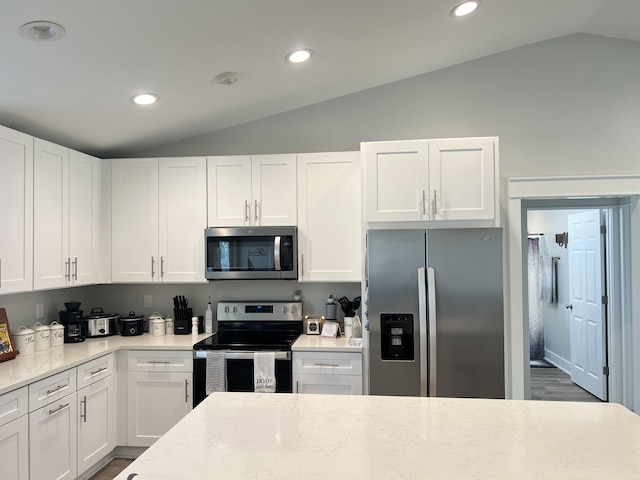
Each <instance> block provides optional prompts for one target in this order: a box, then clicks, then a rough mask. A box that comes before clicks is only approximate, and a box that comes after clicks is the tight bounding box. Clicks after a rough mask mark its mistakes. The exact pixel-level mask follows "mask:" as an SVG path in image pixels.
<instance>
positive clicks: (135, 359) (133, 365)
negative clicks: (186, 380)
mask: <svg viewBox="0 0 640 480" xmlns="http://www.w3.org/2000/svg"><path fill="white" fill-rule="evenodd" d="M128 356H129V358H128V370H129V371H130V372H186V373H189V372H193V351H192V350H181V351H176V350H130V351H129V353H128Z"/></svg>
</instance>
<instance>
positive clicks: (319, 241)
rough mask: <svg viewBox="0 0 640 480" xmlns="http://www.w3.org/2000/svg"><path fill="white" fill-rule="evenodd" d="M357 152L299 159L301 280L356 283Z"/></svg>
mask: <svg viewBox="0 0 640 480" xmlns="http://www.w3.org/2000/svg"><path fill="white" fill-rule="evenodd" d="M361 191H362V189H361V176H360V152H331V153H306V154H299V155H298V255H299V261H298V272H299V280H300V281H301V282H304V281H307V282H308V281H336V282H339V281H358V282H359V281H360V279H361V276H362V272H361V267H362V253H361V252H362V213H361V210H362V209H361Z"/></svg>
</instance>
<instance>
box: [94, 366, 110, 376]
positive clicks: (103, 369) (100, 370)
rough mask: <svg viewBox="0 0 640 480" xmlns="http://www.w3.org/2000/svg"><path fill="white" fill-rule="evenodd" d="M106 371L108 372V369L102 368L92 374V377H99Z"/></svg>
mask: <svg viewBox="0 0 640 480" xmlns="http://www.w3.org/2000/svg"><path fill="white" fill-rule="evenodd" d="M105 370H107V367H102V368H99V369H98V370H96V371H95V372H91V376H92V377H93V376H94V375H98V374H99V373H102V372H104V371H105Z"/></svg>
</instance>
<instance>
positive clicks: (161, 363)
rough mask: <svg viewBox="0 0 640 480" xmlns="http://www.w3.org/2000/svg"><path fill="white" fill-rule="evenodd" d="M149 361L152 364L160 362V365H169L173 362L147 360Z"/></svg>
mask: <svg viewBox="0 0 640 480" xmlns="http://www.w3.org/2000/svg"><path fill="white" fill-rule="evenodd" d="M147 363H151V364H160V365H168V364H170V363H171V362H169V361H163V360H147Z"/></svg>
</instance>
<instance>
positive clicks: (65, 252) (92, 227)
mask: <svg viewBox="0 0 640 480" xmlns="http://www.w3.org/2000/svg"><path fill="white" fill-rule="evenodd" d="M33 183H34V260H33V261H34V288H35V289H36V290H37V289H43V288H55V287H65V286H71V285H87V284H92V283H97V282H98V279H99V273H100V272H99V263H100V201H99V199H100V159H98V158H95V157H91V156H89V155H85V154H83V153H80V152H76V151H73V150H69V149H68V148H66V147H62V146H60V145H56V144H54V143H50V142H46V141H44V140H40V139H37V138H36V139H35V143H34V180H33Z"/></svg>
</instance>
